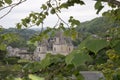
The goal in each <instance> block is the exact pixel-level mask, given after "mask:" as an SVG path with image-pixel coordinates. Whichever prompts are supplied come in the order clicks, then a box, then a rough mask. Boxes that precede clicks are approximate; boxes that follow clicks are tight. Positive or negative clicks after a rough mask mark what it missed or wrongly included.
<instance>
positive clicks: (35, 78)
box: [29, 74, 45, 80]
mask: <svg viewBox="0 0 120 80" xmlns="http://www.w3.org/2000/svg"><path fill="white" fill-rule="evenodd" d="M29 78H30V79H31V80H45V79H44V78H41V77H38V76H36V75H33V74H29Z"/></svg>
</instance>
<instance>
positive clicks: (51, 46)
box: [34, 31, 74, 60]
mask: <svg viewBox="0 0 120 80" xmlns="http://www.w3.org/2000/svg"><path fill="white" fill-rule="evenodd" d="M73 48H74V47H73V44H72V41H71V39H70V38H67V37H65V36H63V33H62V31H58V32H57V33H56V35H55V36H54V37H52V38H49V39H48V40H43V41H42V42H39V43H38V46H37V48H36V50H35V52H34V57H35V59H37V60H39V59H43V58H44V57H45V56H46V53H51V54H54V55H55V54H62V55H68V54H69V53H70V52H71V51H72V50H73Z"/></svg>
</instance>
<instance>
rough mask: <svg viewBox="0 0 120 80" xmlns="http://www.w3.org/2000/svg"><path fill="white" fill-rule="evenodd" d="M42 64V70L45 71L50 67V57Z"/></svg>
mask: <svg viewBox="0 0 120 80" xmlns="http://www.w3.org/2000/svg"><path fill="white" fill-rule="evenodd" d="M40 64H41V68H42V69H45V68H46V67H48V66H49V65H50V64H51V61H50V56H49V55H46V58H45V59H43V60H42V61H41V63H40Z"/></svg>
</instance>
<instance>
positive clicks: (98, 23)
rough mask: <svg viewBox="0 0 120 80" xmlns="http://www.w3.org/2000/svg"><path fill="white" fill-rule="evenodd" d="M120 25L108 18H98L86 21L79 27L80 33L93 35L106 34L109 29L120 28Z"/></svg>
mask: <svg viewBox="0 0 120 80" xmlns="http://www.w3.org/2000/svg"><path fill="white" fill-rule="evenodd" d="M119 26H120V24H118V23H117V22H112V21H110V20H109V19H108V18H105V17H98V18H95V19H93V20H91V21H86V22H83V23H81V25H80V26H78V27H77V30H78V31H79V32H89V33H91V34H97V33H103V32H106V31H107V30H108V29H109V28H112V27H119Z"/></svg>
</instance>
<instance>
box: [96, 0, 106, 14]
mask: <svg viewBox="0 0 120 80" xmlns="http://www.w3.org/2000/svg"><path fill="white" fill-rule="evenodd" d="M103 7H104V6H102V3H101V0H98V1H97V2H96V4H95V9H97V14H98V13H99V12H100V11H101V10H102V9H103Z"/></svg>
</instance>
